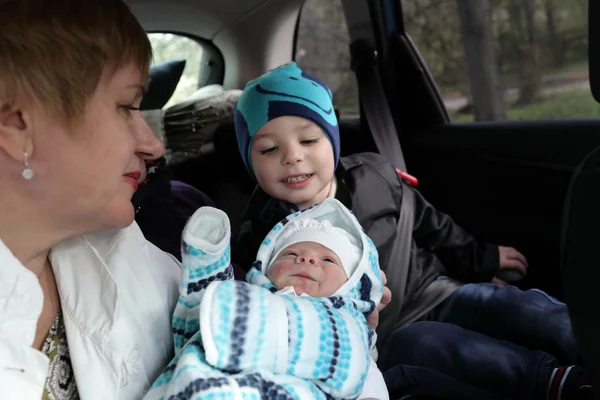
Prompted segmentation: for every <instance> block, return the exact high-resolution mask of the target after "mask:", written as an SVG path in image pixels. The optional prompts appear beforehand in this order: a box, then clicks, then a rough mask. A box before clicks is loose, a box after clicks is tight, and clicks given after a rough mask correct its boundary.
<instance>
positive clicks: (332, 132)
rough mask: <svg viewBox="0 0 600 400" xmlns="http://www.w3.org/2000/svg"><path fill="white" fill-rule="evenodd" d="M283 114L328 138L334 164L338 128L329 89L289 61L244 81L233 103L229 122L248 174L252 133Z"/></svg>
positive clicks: (337, 147)
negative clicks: (304, 121) (311, 124)
mask: <svg viewBox="0 0 600 400" xmlns="http://www.w3.org/2000/svg"><path fill="white" fill-rule="evenodd" d="M283 116H296V117H302V118H306V119H308V120H310V121H312V122H314V123H315V124H317V125H318V126H319V127H320V128H321V129H322V130H323V132H324V133H325V134H326V135H327V137H329V140H330V141H331V144H332V146H333V158H334V165H335V166H336V167H337V163H338V160H339V158H340V130H339V127H338V122H337V118H336V116H335V111H334V108H333V102H332V95H331V90H330V89H329V88H328V87H327V85H325V84H324V83H323V82H322V81H320V80H319V79H317V78H314V77H312V76H310V75H308V74H307V73H305V72H303V71H302V70H301V69H300V68H299V67H298V66H297V65H296V63H293V62H292V63H289V64H286V65H282V66H280V67H277V68H275V69H273V70H271V71H269V72H267V73H265V74H264V75H262V76H260V77H259V78H257V79H255V80H253V81H250V82H248V84H247V85H246V87H245V89H244V91H243V93H242V95H241V96H240V99H239V100H238V102H237V104H236V106H235V110H234V114H233V121H234V124H235V133H236V135H237V142H238V149H239V151H240V155H241V156H242V159H243V160H244V164H246V168H247V169H248V171H249V172H250V175H252V176H254V173H253V171H252V164H251V163H250V146H251V145H252V140H253V139H254V135H256V132H258V130H259V129H260V128H261V127H262V126H263V125H264V124H266V123H267V122H269V121H271V120H273V119H275V118H278V117H283Z"/></svg>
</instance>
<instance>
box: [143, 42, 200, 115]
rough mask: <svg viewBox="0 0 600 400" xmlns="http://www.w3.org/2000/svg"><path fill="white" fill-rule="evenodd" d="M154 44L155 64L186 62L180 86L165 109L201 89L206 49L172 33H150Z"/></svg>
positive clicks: (197, 43)
mask: <svg viewBox="0 0 600 400" xmlns="http://www.w3.org/2000/svg"><path fill="white" fill-rule="evenodd" d="M148 37H149V38H150V43H151V44H152V52H153V60H152V63H153V64H159V63H162V62H165V61H172V60H186V64H185V69H184V70H183V74H182V76H181V79H180V80H179V84H178V85H177V88H176V89H175V92H174V93H173V96H172V97H171V99H170V100H169V102H168V103H167V104H166V105H165V108H168V107H170V106H172V105H173V104H177V103H180V102H181V101H183V100H185V99H187V98H188V97H189V96H190V95H192V94H193V93H194V92H195V91H196V90H198V89H199V88H200V86H201V85H202V84H203V82H200V77H201V76H202V75H201V74H202V71H201V66H202V63H201V61H202V57H203V54H204V49H203V48H202V45H201V44H200V43H199V42H197V41H195V40H193V39H190V38H188V37H186V36H181V35H176V34H171V33H149V34H148Z"/></svg>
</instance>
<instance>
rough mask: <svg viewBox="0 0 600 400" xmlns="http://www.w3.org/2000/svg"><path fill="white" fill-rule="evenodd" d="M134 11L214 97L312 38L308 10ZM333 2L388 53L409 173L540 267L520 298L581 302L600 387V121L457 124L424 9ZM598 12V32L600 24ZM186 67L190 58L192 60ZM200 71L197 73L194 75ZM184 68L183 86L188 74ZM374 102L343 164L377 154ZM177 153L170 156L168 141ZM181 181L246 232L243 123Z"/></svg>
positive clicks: (245, 6) (389, 82)
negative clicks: (415, 24)
mask: <svg viewBox="0 0 600 400" xmlns="http://www.w3.org/2000/svg"><path fill="white" fill-rule="evenodd" d="M309 1H311V0H307V2H309ZM128 3H129V4H130V6H131V7H132V9H133V11H134V13H135V14H136V16H137V17H138V18H139V19H140V21H141V22H142V24H143V26H144V27H145V29H146V30H147V31H148V32H149V34H150V36H151V37H152V35H156V34H165V35H167V34H171V35H178V36H182V37H185V38H188V39H191V40H192V41H193V42H194V43H195V45H197V46H198V49H200V52H201V57H200V59H199V61H198V60H196V61H194V62H196V63H197V66H198V67H197V71H196V72H195V74H196V75H197V76H196V78H197V79H196V80H195V81H194V84H193V86H194V87H193V89H194V90H197V89H201V88H202V87H207V86H209V85H214V84H216V85H221V86H222V87H223V88H224V89H227V90H229V89H243V87H244V85H245V84H246V83H247V82H248V81H249V80H251V79H254V78H256V77H258V76H259V75H261V74H262V73H264V72H265V71H267V70H269V69H271V68H274V67H276V66H279V65H281V64H285V63H288V62H290V61H294V60H295V61H297V62H299V63H300V62H301V60H300V59H299V58H300V57H299V56H300V55H301V54H299V51H298V44H299V43H298V42H299V36H298V34H299V25H300V23H301V21H302V16H303V7H304V6H305V1H304V0H285V1H284V0H202V1H200V0H168V1H167V0H129V1H128ZM330 3H336V4H334V5H335V6H337V7H338V8H339V10H340V13H338V14H336V15H338V16H339V15H343V18H344V21H345V27H346V29H347V35H348V36H347V38H346V40H347V41H346V43H342V46H344V47H347V49H349V48H350V45H351V44H352V43H356V42H357V41H364V42H366V43H368V44H369V45H370V46H371V47H372V48H373V49H375V50H376V55H377V59H376V61H377V67H378V71H379V76H380V79H381V82H382V84H383V87H384V90H385V95H386V98H387V102H388V104H389V107H390V111H391V114H392V116H393V120H394V125H395V126H394V128H395V132H397V134H398V136H399V139H400V143H401V146H402V151H403V153H404V157H405V159H406V164H407V170H408V172H409V173H410V174H411V175H413V176H415V177H417V178H418V180H419V184H418V186H417V188H418V189H419V190H420V191H421V192H422V193H423V194H424V196H425V197H426V198H427V199H428V200H429V201H430V202H431V203H432V204H433V205H434V206H435V207H436V208H438V209H440V210H442V211H444V212H446V213H447V214H449V215H451V216H452V217H453V218H454V219H455V220H456V221H457V222H458V223H459V224H460V225H462V226H463V227H464V228H466V229H467V230H468V231H470V232H472V233H473V234H475V235H476V236H477V237H478V238H481V239H482V240H485V241H489V242H492V243H501V244H503V245H507V246H513V247H516V248H518V249H519V250H520V251H521V252H523V254H525V255H526V257H527V258H528V260H529V272H528V274H527V276H526V277H525V279H523V280H522V281H521V282H519V283H518V286H519V287H520V288H522V289H529V288H539V289H542V290H544V291H546V292H548V293H549V294H551V295H552V296H555V297H556V298H558V299H560V300H566V301H567V304H568V305H569V307H570V311H571V312H572V316H573V324H574V326H575V330H576V333H577V335H578V337H579V338H580V345H581V347H582V356H583V358H584V361H585V362H586V363H587V364H588V365H589V367H590V369H591V370H592V371H593V372H594V373H595V374H598V373H599V372H600V368H598V366H597V364H596V363H597V362H598V360H599V359H600V349H599V348H598V340H594V338H595V337H598V334H599V331H600V329H599V324H598V318H597V317H596V316H595V315H598V313H597V311H596V312H595V313H594V310H593V309H591V308H590V304H592V303H594V302H595V301H597V300H595V299H597V295H596V294H595V293H594V291H597V286H598V284H597V283H596V282H598V281H597V280H596V279H594V278H595V277H596V276H598V273H597V272H595V271H594V270H595V268H594V267H595V264H596V263H597V259H598V256H599V255H600V254H598V251H599V250H598V249H599V248H600V234H599V233H598V228H597V227H598V218H599V212H598V207H597V204H598V201H600V193H599V189H598V188H599V187H600V186H599V184H600V178H599V177H600V175H598V166H599V164H598V162H599V160H600V158H599V157H598V154H600V152H599V151H598V150H596V151H595V153H594V154H592V155H590V156H588V155H589V154H591V153H592V151H593V150H594V149H597V148H598V147H599V146H600V134H599V133H598V132H599V131H600V118H568V119H551V120H511V121H489V122H453V121H452V118H451V116H450V113H449V111H448V109H447V107H446V104H445V102H444V99H443V97H442V94H441V91H440V89H439V87H438V84H437V83H436V81H435V79H434V77H433V74H432V72H431V71H430V69H429V67H428V65H427V63H426V61H425V60H424V58H423V57H422V55H421V54H420V52H419V48H417V47H416V45H415V41H413V39H412V38H411V36H410V32H408V31H407V30H406V26H407V21H406V20H405V15H404V6H405V5H406V4H407V3H410V1H408V0H403V1H400V0H369V1H366V0H341V1H333V2H330ZM592 4H594V2H593V1H590V2H589V11H588V12H589V14H588V18H589V19H590V20H591V19H592V16H593V15H596V16H600V11H599V10H596V9H595V8H594V7H595V6H592ZM598 8H600V7H598ZM326 17H327V16H326ZM334 17H335V15H333V14H332V15H331V18H334ZM589 27H590V33H589V35H590V36H589V52H590V53H589V54H590V58H589V60H590V61H589V71H590V82H591V86H592V91H593V92H595V93H594V94H598V93H600V90H599V89H598V87H600V86H599V85H600V84H599V83H598V82H597V80H599V79H600V78H598V76H600V75H599V74H598V71H595V70H594V68H596V69H597V68H598V64H600V63H598V62H597V61H594V59H596V58H597V57H598V55H599V54H600V45H599V44H598V42H600V36H599V34H598V33H597V31H593V30H592V29H591V27H592V24H591V23H590V24H589ZM597 29H600V28H597ZM594 46H596V47H594ZM594 49H596V50H597V51H595V52H594V51H593V50H594ZM594 54H595V55H594ZM175 56H176V58H178V59H184V60H185V59H187V58H188V54H187V53H186V52H185V51H182V52H181V53H180V54H175ZM346 61H347V71H348V77H349V79H352V80H354V79H355V77H354V75H353V73H352V69H351V64H352V61H353V60H352V55H350V53H349V51H348V56H347V60H346ZM191 62H192V61H191V60H190V59H188V60H187V63H188V67H189V65H191ZM178 68H179V74H181V65H180V64H179V67H178ZM186 68H187V67H186ZM594 77H595V78H596V81H594ZM178 80H179V79H176V80H175V83H177V81H178ZM179 84H180V85H181V84H182V82H179ZM353 85H355V82H354V83H353ZM594 85H596V89H594V87H595V86H594ZM171 93H172V90H171ZM169 96H170V94H169ZM596 98H597V99H598V96H596ZM363 101H364V99H363V98H362V97H361V93H360V92H358V101H357V107H356V112H345V110H343V109H339V110H338V114H339V115H340V134H341V142H342V155H348V154H353V153H357V152H365V151H377V146H376V144H375V141H374V140H373V135H372V133H371V132H370V130H369V125H368V124H367V123H366V121H365V118H364V108H365V107H359V105H360V104H361V103H362V102H363ZM163 105H164V102H163V103H162V105H160V106H161V107H162V106H163ZM170 105H172V104H170ZM170 105H167V108H166V110H167V111H166V113H167V114H168V113H169V111H168V107H169V106H170ZM166 142H167V145H166V146H167V148H169V131H168V130H167V132H166ZM586 157H587V158H586ZM167 168H168V170H169V172H170V173H171V176H172V177H173V179H176V180H180V181H183V182H186V183H188V184H190V185H192V186H194V187H196V188H198V189H199V190H201V191H202V192H204V193H206V194H207V195H208V196H210V197H211V199H212V200H213V201H214V202H215V204H216V205H217V206H218V207H219V208H221V209H223V210H224V211H225V212H227V214H228V215H229V216H230V218H231V223H232V229H233V230H234V231H235V230H236V228H237V227H239V224H240V223H241V222H242V221H241V218H242V214H243V212H244V209H245V206H246V204H247V203H248V200H249V199H250V197H251V195H252V192H253V190H254V188H255V185H256V184H255V182H254V181H253V180H252V179H251V178H250V176H249V175H248V173H247V172H246V170H245V168H244V165H243V162H242V160H241V157H240V156H239V154H238V149H237V142H236V138H235V132H234V127H233V123H232V121H231V119H230V118H228V119H224V120H223V121H221V122H220V123H219V124H218V126H217V127H216V130H215V131H214V135H213V146H212V147H210V149H209V150H208V151H202V152H198V153H197V154H196V155H194V156H192V157H188V158H186V159H185V160H182V161H178V162H172V163H171V162H170V163H168V164H167ZM595 304H598V303H595ZM582 321H583V322H582ZM599 383H600V381H599Z"/></svg>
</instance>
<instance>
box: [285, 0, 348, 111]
mask: <svg viewBox="0 0 600 400" xmlns="http://www.w3.org/2000/svg"><path fill="white" fill-rule="evenodd" d="M349 46H350V37H349V35H348V27H347V25H346V19H345V18H344V12H343V9H342V2H341V1H339V0H307V1H306V2H305V3H304V6H303V7H302V11H301V14H300V20H299V22H298V36H297V41H296V49H295V55H294V59H295V61H296V63H297V64H298V65H299V66H300V67H301V68H302V69H303V70H305V71H306V72H308V73H309V74H311V75H313V76H315V77H317V78H319V79H321V80H322V81H323V82H325V83H326V84H327V85H328V86H329V88H330V89H331V91H332V93H333V104H334V106H335V107H336V109H337V110H338V111H339V113H340V115H341V116H347V115H356V114H358V111H359V109H358V88H357V85H356V79H355V77H354V72H353V71H352V70H351V69H350V48H349Z"/></svg>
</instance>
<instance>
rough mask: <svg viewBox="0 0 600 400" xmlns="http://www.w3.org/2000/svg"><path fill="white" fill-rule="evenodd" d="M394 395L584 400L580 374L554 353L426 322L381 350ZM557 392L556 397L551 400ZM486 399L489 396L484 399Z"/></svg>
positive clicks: (396, 335) (397, 333)
mask: <svg viewBox="0 0 600 400" xmlns="http://www.w3.org/2000/svg"><path fill="white" fill-rule="evenodd" d="M378 364H379V367H380V369H381V370H382V371H383V374H384V377H385V379H386V383H388V385H389V386H388V389H389V390H390V392H394V391H402V390H409V389H412V388H418V389H427V390H430V391H433V392H437V393H441V394H443V393H453V394H454V395H456V396H457V397H458V398H463V399H473V400H482V399H500V398H510V399H528V400H529V399H547V398H550V399H553V398H557V397H555V396H557V394H558V393H557V392H559V391H562V393H561V395H562V397H561V398H562V399H564V400H567V399H579V398H581V399H584V398H591V397H585V394H584V395H582V396H579V394H578V393H577V392H578V390H579V388H580V386H582V384H583V383H581V382H579V380H578V379H579V373H580V371H578V370H570V371H569V374H565V372H567V371H566V370H561V369H560V368H559V363H558V361H557V360H556V358H554V357H553V356H552V355H550V354H548V353H545V352H542V351H533V350H529V349H527V348H525V347H521V346H518V345H515V344H513V343H510V342H506V341H502V340H498V339H494V338H491V337H489V336H486V335H483V334H481V333H478V332H474V331H469V330H466V329H463V328H461V327H459V326H457V325H454V324H448V323H439V322H431V321H422V322H416V323H414V324H411V325H409V326H407V327H405V328H402V329H398V330H397V331H395V332H394V333H393V334H392V335H391V336H390V337H389V338H388V339H387V340H386V343H385V344H384V347H383V348H382V351H381V352H380V356H379V361H378ZM550 394H551V396H550ZM482 396H483V397H482Z"/></svg>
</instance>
